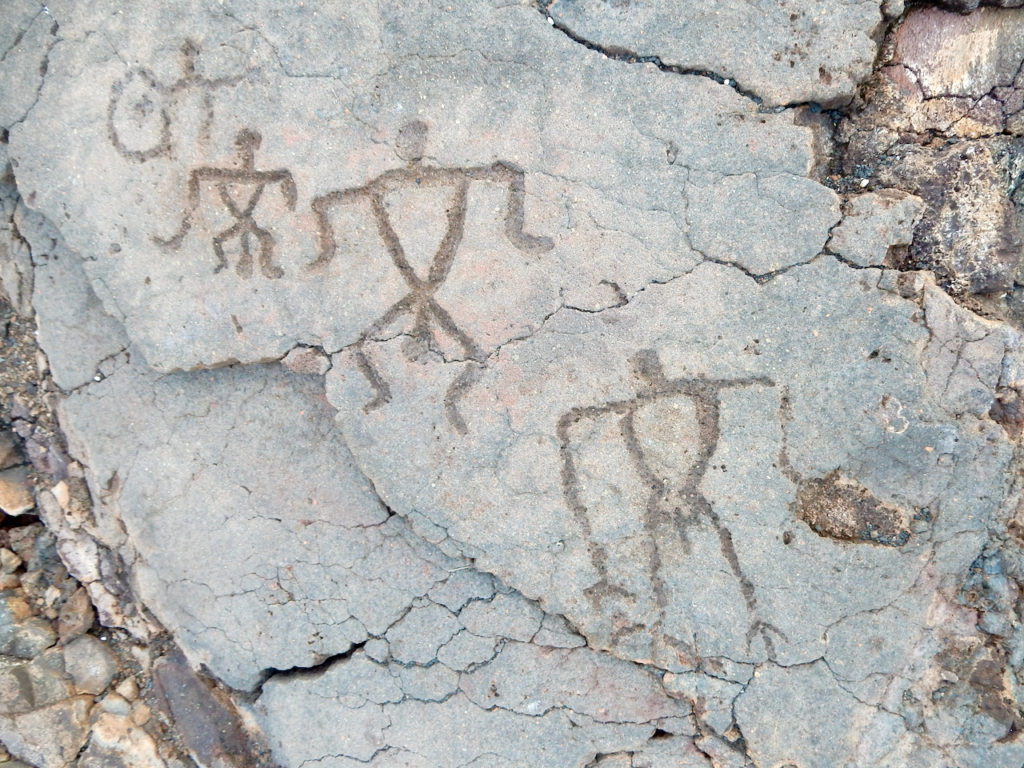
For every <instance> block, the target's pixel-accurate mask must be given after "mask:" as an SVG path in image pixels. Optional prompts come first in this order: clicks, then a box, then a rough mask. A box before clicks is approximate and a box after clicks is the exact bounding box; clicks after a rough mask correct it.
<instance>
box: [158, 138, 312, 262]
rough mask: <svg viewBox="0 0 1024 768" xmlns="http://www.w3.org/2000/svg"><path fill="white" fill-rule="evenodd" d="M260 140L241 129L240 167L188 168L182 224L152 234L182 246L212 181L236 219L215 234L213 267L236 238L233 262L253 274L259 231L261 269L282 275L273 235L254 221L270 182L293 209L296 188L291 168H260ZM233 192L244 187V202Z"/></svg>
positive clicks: (166, 243) (169, 244) (170, 244)
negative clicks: (171, 231) (170, 232)
mask: <svg viewBox="0 0 1024 768" xmlns="http://www.w3.org/2000/svg"><path fill="white" fill-rule="evenodd" d="M261 141H262V139H261V137H260V135H259V134H258V133H257V132H255V131H249V130H242V131H239V132H238V136H237V137H236V138H235V146H236V147H237V148H238V155H237V159H236V163H237V167H235V168H196V169H195V170H193V171H192V173H191V174H189V179H188V206H187V208H186V209H185V213H184V215H183V216H182V220H181V226H180V227H179V228H178V231H177V232H176V233H175V234H174V235H173V236H172V237H170V238H166V239H163V238H160V237H157V236H155V235H154V236H153V240H154V241H155V242H156V243H157V244H159V245H162V246H165V247H169V248H179V247H180V246H181V241H182V240H183V239H184V237H185V235H187V234H188V231H189V230H190V229H191V228H192V216H193V214H194V213H195V211H196V210H198V208H199V205H200V197H201V194H202V189H203V185H204V184H212V185H213V188H214V189H215V190H216V192H217V196H218V198H219V200H220V202H221V204H222V205H223V206H224V208H225V209H226V210H227V212H228V213H229V214H230V215H231V217H232V218H233V219H234V220H235V223H234V224H232V225H231V226H230V227H228V228H227V229H225V230H223V231H221V232H218V233H217V234H216V235H214V236H213V252H214V254H216V256H217V266H216V268H215V269H214V270H213V271H214V272H215V273H216V272H220V271H221V270H222V269H224V268H225V267H226V266H227V265H228V260H227V257H226V256H225V254H224V244H225V243H227V242H231V241H232V240H235V239H237V240H238V242H239V247H240V249H241V256H240V257H239V259H238V264H236V265H235V271H236V272H237V273H238V275H239V276H240V277H243V278H249V277H252V267H253V264H252V262H253V258H252V257H253V254H252V243H251V239H250V238H252V237H255V238H256V241H257V242H258V244H259V261H260V271H261V272H262V273H263V276H264V277H267V278H270V279H277V278H280V277H281V276H282V275H284V270H282V269H281V268H280V267H279V266H277V265H276V264H275V263H274V237H273V236H272V235H271V234H270V233H269V232H268V231H267V230H265V229H263V228H262V227H260V226H259V225H258V224H257V223H256V219H255V216H254V213H255V210H256V206H257V205H259V202H260V199H261V198H262V197H263V191H264V190H265V189H266V188H267V186H268V185H269V186H274V185H278V186H280V188H281V194H282V195H283V197H284V201H285V205H287V206H288V209H289V210H294V209H295V201H296V199H297V197H298V193H297V191H296V188H295V181H294V180H293V179H292V175H291V173H290V172H289V171H286V170H283V169H278V170H274V171H257V170H256V160H255V155H256V150H257V149H259V146H260V143H261ZM233 192H241V195H242V197H241V199H242V200H243V201H244V202H242V203H239V202H238V200H236V199H235V197H234V196H233V194H232V193H233Z"/></svg>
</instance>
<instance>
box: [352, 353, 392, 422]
mask: <svg viewBox="0 0 1024 768" xmlns="http://www.w3.org/2000/svg"><path fill="white" fill-rule="evenodd" d="M355 356H356V366H357V367H358V368H359V372H360V373H361V374H363V376H365V377H366V380H367V381H368V382H369V383H370V386H371V387H373V391H374V393H375V394H374V397H373V399H372V400H371V401H370V402H368V403H367V404H366V405H364V406H363V413H369V412H370V411H375V410H377V409H378V408H380V407H381V406H382V405H384V404H385V403H389V402H391V387H390V386H388V383H387V382H386V381H385V380H384V377H383V376H381V375H380V371H378V370H377V369H376V368H374V367H373V364H372V363H371V362H370V358H368V357H367V356H366V353H364V352H363V350H362V349H360V348H356V353H355Z"/></svg>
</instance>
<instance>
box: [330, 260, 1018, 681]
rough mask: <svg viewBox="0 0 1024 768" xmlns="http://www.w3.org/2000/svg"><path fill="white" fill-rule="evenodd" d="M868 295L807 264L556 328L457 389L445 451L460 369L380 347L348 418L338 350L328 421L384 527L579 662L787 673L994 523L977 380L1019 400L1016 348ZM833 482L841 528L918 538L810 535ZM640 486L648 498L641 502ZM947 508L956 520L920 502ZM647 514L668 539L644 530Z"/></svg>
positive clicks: (859, 277) (914, 307)
mask: <svg viewBox="0 0 1024 768" xmlns="http://www.w3.org/2000/svg"><path fill="white" fill-rule="evenodd" d="M880 277H881V273H880V272H879V271H870V270H852V269H849V268H848V267H846V266H844V265H842V264H839V263H837V262H836V261H835V260H834V259H831V258H826V257H819V259H817V260H816V261H814V262H813V263H811V264H809V265H806V266H802V267H794V268H792V269H790V270H789V271H787V272H786V273H785V274H783V275H780V276H778V277H776V278H775V279H773V280H771V281H769V282H768V283H766V284H764V285H763V286H762V285H759V284H758V283H757V282H755V281H753V280H751V279H750V278H748V277H746V276H744V275H743V274H742V273H740V272H739V271H738V270H735V269H730V268H727V267H724V266H718V265H711V264H707V265H703V266H701V267H698V268H697V269H695V270H694V271H693V272H691V273H690V274H689V275H687V276H684V277H681V278H678V279H676V280H674V281H672V282H671V283H669V284H666V285H663V286H651V287H649V288H648V289H646V290H645V291H644V292H642V293H641V294H640V295H639V296H638V297H636V298H635V299H634V300H633V301H631V302H629V304H627V305H626V306H624V307H621V308H616V309H608V310H605V311H603V312H600V313H596V314H595V313H586V312H578V311H572V310H564V311H562V312H560V313H556V315H554V316H553V317H552V318H551V319H549V321H548V322H547V323H546V324H545V326H544V328H543V329H542V330H541V331H539V332H538V333H536V334H534V335H533V336H531V337H530V338H528V339H525V340H523V341H520V342H518V343H515V344H511V345H507V346H506V347H505V348H503V349H502V351H501V352H500V353H499V354H497V355H495V356H494V357H493V358H491V359H490V360H489V361H488V365H487V367H486V369H484V370H481V371H479V372H474V373H473V384H472V386H471V387H468V388H467V390H466V393H465V394H464V395H463V396H462V397H461V399H460V401H459V406H458V408H459V414H460V417H461V419H463V421H464V424H465V427H466V432H465V434H464V435H463V434H460V432H459V431H458V430H457V429H456V428H454V427H453V424H452V419H451V408H446V407H445V402H444V400H445V396H444V392H445V390H446V389H447V387H448V386H450V382H452V381H453V380H454V379H455V377H456V376H460V375H463V374H464V373H465V372H466V371H472V370H473V368H472V367H471V366H469V365H467V364H465V363H458V362H453V363H441V362H439V363H421V364H410V363H408V362H406V361H405V360H404V357H403V355H402V353H401V350H400V342H398V341H385V342H381V343H379V344H376V345H375V349H374V351H373V353H372V354H373V359H374V361H375V364H377V365H378V366H379V368H380V370H382V371H384V375H386V376H387V378H388V379H389V380H390V381H391V382H392V387H393V389H392V400H391V402H390V403H388V404H387V405H385V406H382V407H380V408H378V409H376V410H370V411H368V412H367V411H364V410H363V407H364V405H365V404H366V403H367V401H368V400H370V399H372V396H373V393H372V389H371V388H370V387H369V386H368V385H367V383H366V381H367V380H366V378H365V376H364V375H363V374H362V373H361V372H360V371H359V370H358V368H357V366H356V364H355V363H356V361H355V360H354V359H353V356H352V353H351V352H346V353H342V354H339V355H337V356H336V358H335V365H334V368H333V369H332V370H331V372H330V373H329V374H328V397H329V398H330V399H331V401H332V402H333V403H334V404H335V405H336V406H337V407H338V408H339V412H340V418H339V423H340V424H341V426H342V429H343V431H344V432H345V434H346V436H347V438H348V443H349V445H350V446H351V448H352V450H353V453H354V455H355V456H356V460H357V461H358V462H359V463H360V465H361V466H362V467H363V469H364V471H366V472H367V473H368V474H369V476H370V477H371V478H373V479H374V482H375V485H376V487H377V490H378V491H379V492H380V493H381V495H382V497H383V498H384V499H385V500H386V502H387V503H388V505H389V506H390V507H391V508H393V509H398V510H404V509H408V510H418V511H419V512H420V514H424V515H425V516H427V517H429V518H430V521H431V522H432V523H433V524H434V525H436V526H438V527H439V528H440V529H442V530H444V531H446V532H447V535H448V536H449V537H451V538H452V539H455V540H457V541H462V542H465V543H466V545H467V546H468V547H470V548H471V550H470V551H472V552H474V554H475V556H476V562H477V565H478V567H483V568H484V569H485V570H488V571H491V572H494V573H496V574H497V575H498V576H499V577H500V578H501V579H503V580H504V581H505V582H507V583H508V584H509V585H510V586H512V587H515V588H517V589H519V590H521V591H522V592H523V593H524V594H525V595H526V596H528V597H531V598H537V599H539V600H541V601H542V604H543V605H544V606H545V608H547V609H548V610H550V611H551V612H554V613H560V614H563V615H565V616H566V617H567V618H569V619H570V621H572V622H573V624H574V625H575V626H577V627H579V628H580V630H581V631H582V632H583V634H584V635H585V636H586V637H587V638H588V640H589V641H590V643H591V644H592V645H594V646H596V647H598V648H606V649H609V650H612V651H613V652H615V653H616V654H619V655H622V656H624V657H625V658H631V659H634V660H636V661H644V662H654V663H656V664H658V665H661V666H664V667H665V668H668V669H674V670H677V671H682V670H685V669H689V668H692V667H691V666H690V665H691V664H693V663H694V660H695V658H696V656H695V649H696V648H699V649H700V655H702V656H703V655H707V656H720V657H726V658H730V659H733V660H735V661H739V662H757V661H760V660H764V659H766V658H770V657H774V658H777V659H779V660H780V661H784V662H785V663H794V662H801V661H810V660H812V659H814V658H818V657H819V656H820V655H821V653H822V652H823V650H824V645H823V641H822V636H823V634H824V630H825V629H826V628H827V627H828V626H830V625H831V624H832V623H834V622H835V621H837V620H839V619H840V618H842V617H843V616H846V615H849V614H850V613H855V612H857V611H862V610H872V609H877V608H880V607H882V606H884V605H887V604H889V603H890V602H891V601H892V600H893V599H894V598H895V597H896V596H897V595H899V594H900V593H901V592H904V591H905V590H907V589H910V588H911V587H912V586H913V585H914V584H915V581H916V580H917V575H918V574H919V573H920V571H921V569H922V567H923V563H924V562H926V561H927V558H928V555H929V553H931V552H940V551H941V552H942V553H943V554H942V557H943V559H944V563H943V566H942V568H943V572H944V573H950V574H951V573H956V572H957V571H958V570H959V569H962V568H964V567H966V565H967V564H969V562H970V561H971V560H972V559H973V557H974V554H973V553H974V552H975V548H976V547H977V546H979V544H980V543H981V542H982V541H983V540H984V538H985V533H984V526H983V524H981V520H982V519H984V518H991V516H992V515H994V514H995V513H996V511H997V508H998V502H995V503H994V499H993V498H992V496H990V495H989V493H988V492H986V491H984V490H982V486H984V485H985V484H991V483H996V484H997V485H998V484H999V483H1001V480H1000V478H1001V477H1002V473H1003V472H1004V469H1003V468H1004V467H1006V466H1007V462H1008V461H1009V460H1010V455H1011V449H1010V444H1009V442H1008V441H1007V440H1006V437H1005V435H1004V433H1003V430H1002V428H1001V427H999V426H998V425H997V424H995V423H993V422H992V421H990V420H988V419H987V418H986V414H987V412H988V410H989V409H990V408H991V407H992V404H993V402H994V396H995V390H996V389H997V388H998V387H999V386H1005V384H1004V385H1000V384H999V381H1000V380H1003V377H1004V376H1006V377H1008V380H1013V381H1018V382H1019V380H1020V375H1019V372H1018V373H1015V372H1014V370H1016V369H1015V366H1019V364H1018V363H1014V362H1013V361H1015V360H1018V359H1019V356H1020V342H1019V337H1018V336H1017V335H1016V333H1015V332H1013V331H1011V330H1010V329H1009V328H1007V327H1005V326H1000V325H998V324H995V323H990V322H987V321H983V320H980V319H979V318H975V317H974V316H972V315H971V314H970V313H968V312H965V311H964V310H962V309H960V308H958V307H957V306H956V305H955V304H953V302H952V301H951V300H949V299H948V298H947V297H945V296H944V294H942V293H941V292H940V291H938V290H937V289H935V288H934V287H932V286H926V287H925V289H924V290H923V291H921V292H920V293H918V294H916V295H913V296H910V297H907V298H904V297H902V296H900V295H896V294H893V293H890V292H889V291H886V290H880V289H879V288H878V287H877V286H878V285H879V280H880ZM933 302H935V303H934V305H933ZM922 307H923V309H924V312H923V313H922ZM954 318H955V319H954ZM950 334H952V335H950ZM958 349H960V350H961V354H958V353H957V350H958ZM965 355H966V357H965ZM968 360H970V362H967V361H968ZM593 361H602V362H600V363H595V362H593ZM431 369H433V371H435V373H431ZM704 382H707V383H704ZM711 382H716V383H711ZM1010 386H1016V385H1014V384H1011V385H1010ZM939 389H941V390H942V392H940V391H939ZM953 391H956V392H957V395H956V396H955V397H949V396H948V395H949V393H950V392H953ZM854 392H855V393H856V394H854ZM695 402H696V403H697V404H698V405H700V407H702V408H713V409H715V410H716V412H717V423H712V422H707V421H703V422H702V421H701V420H700V419H697V418H696V416H695V411H694V408H695V404H694V403H695ZM906 403H914V410H913V411H910V410H908V409H907V408H906V406H905V405H904V404H906ZM865 409H867V411H865ZM822 413H828V414H829V420H828V421H827V422H823V421H822V419H821V418H820V414H822ZM627 417H628V418H629V419H631V420H632V426H631V427H628V429H631V430H633V431H632V432H630V431H628V429H627V427H624V426H623V419H624V418H627ZM964 419H967V421H964ZM911 420H912V421H911ZM425 424H429V425H430V427H429V428H425V427H424V425H425ZM968 424H969V425H970V426H968ZM839 425H841V426H839ZM627 426H628V425H627ZM624 430H626V431H624ZM631 435H635V437H633V436H631ZM537 436H541V437H542V439H540V440H538V439H537ZM633 440H635V441H636V442H635V443H633V442H631V441H633ZM631 446H634V447H631ZM673 446H676V448H675V449H674V450H675V453H673ZM680 450H681V451H682V453H680V452H679V451H680ZM702 452H707V453H704V454H703V455H704V458H703V459H700V461H699V463H697V464H696V467H697V469H696V470H693V471H695V472H697V474H689V475H688V474H686V473H687V472H688V471H690V470H689V469H688V468H689V467H693V466H694V463H693V462H694V461H695V459H694V457H695V456H697V457H699V456H701V455H702ZM410 456H412V457H416V459H415V461H414V462H411V463H410V462H409V460H408V457H410ZM431 468H434V469H433V470H431ZM968 468H969V469H968ZM837 470H839V471H840V474H844V475H846V476H847V477H848V478H849V477H852V478H855V480H856V482H855V483H854V484H853V485H852V486H850V487H854V488H859V489H861V490H858V491H857V493H858V494H863V498H864V499H866V500H867V501H868V502H870V504H874V505H876V506H874V507H871V506H870V504H869V507H866V508H865V509H891V510H894V511H893V512H891V514H895V515H897V516H898V517H899V519H903V518H904V517H905V518H906V520H907V521H909V520H910V518H911V517H913V516H914V515H916V514H917V511H918V510H920V509H921V508H924V507H929V508H930V510H931V511H930V513H929V514H930V515H931V519H932V521H933V522H932V523H931V524H930V525H931V527H930V528H928V533H919V534H918V535H907V536H906V538H904V534H902V533H901V534H900V535H899V536H895V535H894V536H893V537H892V540H891V541H890V542H889V544H890V545H889V546H875V545H873V544H860V545H854V546H851V544H850V543H848V542H847V541H845V540H841V537H838V536H835V537H834V536H833V535H830V534H829V533H828V531H825V532H823V533H821V534H819V533H817V532H815V530H814V529H812V528H811V527H810V526H809V524H808V523H807V522H805V518H806V515H808V514H811V512H812V511H813V510H814V509H815V508H818V507H819V506H821V505H825V504H831V505H833V506H832V507H826V508H828V509H833V514H839V511H840V507H842V505H844V504H853V498H854V497H852V496H847V497H844V496H842V493H840V492H839V491H829V492H827V493H835V494H837V495H836V496H835V498H834V499H832V500H831V501H830V500H829V499H828V498H825V497H820V498H819V497H818V496H816V495H815V493H817V492H815V491H814V490H813V489H814V488H816V487H819V486H818V485H815V484H816V483H820V480H815V479H814V478H819V479H820V478H825V477H826V476H829V475H830V473H832V472H834V471H837ZM424 473H426V478H425V477H424ZM647 474H649V475H651V476H653V478H655V479H657V478H664V479H663V480H661V482H663V483H664V482H670V483H671V485H669V486H668V487H667V488H666V491H665V492H666V493H668V494H670V495H669V496H668V497H667V498H666V500H665V501H664V502H662V501H661V500H660V499H661V496H660V495H654V494H653V492H652V490H651V486H650V484H649V483H650V482H651V481H649V480H647V481H645V476H646V475H647ZM495 477H499V478H505V479H504V480H503V482H502V483H501V484H500V485H496V484H495V480H494V478H495ZM687 478H689V479H687ZM979 478H984V479H983V480H981V485H979ZM851 482H852V481H851ZM826 485H827V484H826ZM524 486H526V487H529V488H530V489H531V490H530V491H529V492H525V493H517V492H516V489H517V488H519V487H524ZM954 487H955V488H957V489H958V490H957V491H956V492H955V497H956V498H958V499H959V501H958V502H957V503H955V504H952V503H949V504H946V503H943V502H942V499H945V498H952V497H951V496H949V494H950V493H951V489H952V488H954ZM754 488H756V489H757V492H756V493H751V492H750V491H749V490H747V489H754ZM827 493H826V495H827ZM672 494H674V495H672ZM673 498H678V499H680V501H678V502H674V501H672V499H673ZM844 498H845V499H846V500H845V501H843V500H842V499H844ZM702 499H703V501H702ZM871 499H874V501H871ZM662 503H664V504H666V505H672V504H676V503H678V504H682V505H683V506H682V507H681V509H682V510H686V511H684V512H682V515H683V520H684V521H688V522H686V523H685V524H684V525H683V526H682V527H681V528H679V527H675V526H671V527H670V526H668V524H667V523H666V522H664V521H665V520H667V519H668V518H665V517H659V518H653V519H652V518H648V517H645V514H644V511H643V510H645V509H650V507H649V505H650V504H662ZM794 503H795V506H794ZM704 505H707V506H704ZM835 505H838V506H835ZM878 505H883V506H878ZM884 505H889V506H884ZM671 508H672V507H671V506H666V509H671ZM856 509H858V507H855V506H854V507H850V508H849V509H847V512H844V513H843V514H853V513H855V512H856ZM460 510H461V511H460ZM482 510H486V515H483V516H482V512H481V511H482ZM702 510H704V511H702ZM801 510H803V511H801ZM666 514H667V512H666ZM858 514H860V513H858ZM886 514H890V513H886ZM802 516H803V517H802ZM854 519H860V518H854ZM481 520H485V522H481ZM413 524H414V526H416V525H417V522H416V518H413ZM863 525H864V526H869V525H873V523H869V522H867V521H866V520H865V522H864V523H863ZM726 531H727V532H728V539H727V540H726V538H725V536H726V533H725V532H726ZM954 532H957V533H959V534H960V535H959V536H957V537H956V539H950V540H948V541H947V538H948V537H949V536H950V535H951V534H953V533H954ZM666 537H670V538H666ZM658 541H660V543H658V544H655V542H658ZM669 541H671V542H672V544H671V545H669V543H668V542H669ZM932 542H945V543H943V544H941V545H940V544H937V543H932ZM556 545H557V546H556ZM485 606H486V604H470V605H469V606H468V607H467V609H466V611H464V612H463V617H462V620H463V623H466V621H467V620H466V616H467V611H468V612H469V613H468V615H469V616H472V614H473V611H476V610H483V608H484V607H485ZM613 622H614V623H613ZM623 625H625V626H626V627H632V628H633V629H632V630H630V631H629V632H622V631H621V628H622V627H623ZM467 626H469V628H470V629H471V630H473V627H472V626H470V625H468V624H467ZM737 626H746V627H747V630H745V631H744V632H742V633H738V632H737V631H736V627H737Z"/></svg>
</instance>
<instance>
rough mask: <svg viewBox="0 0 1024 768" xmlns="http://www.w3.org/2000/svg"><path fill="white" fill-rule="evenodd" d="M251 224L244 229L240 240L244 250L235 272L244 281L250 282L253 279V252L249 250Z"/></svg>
mask: <svg viewBox="0 0 1024 768" xmlns="http://www.w3.org/2000/svg"><path fill="white" fill-rule="evenodd" d="M250 228H251V224H250V225H248V226H245V227H242V233H241V235H240V236H239V238H238V242H239V246H240V247H241V249H242V255H241V256H239V257H238V263H237V264H236V265H235V272H237V273H238V276H239V277H241V278H242V279H243V280H248V279H249V278H250V277H252V251H251V250H250V249H249V232H250Z"/></svg>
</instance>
